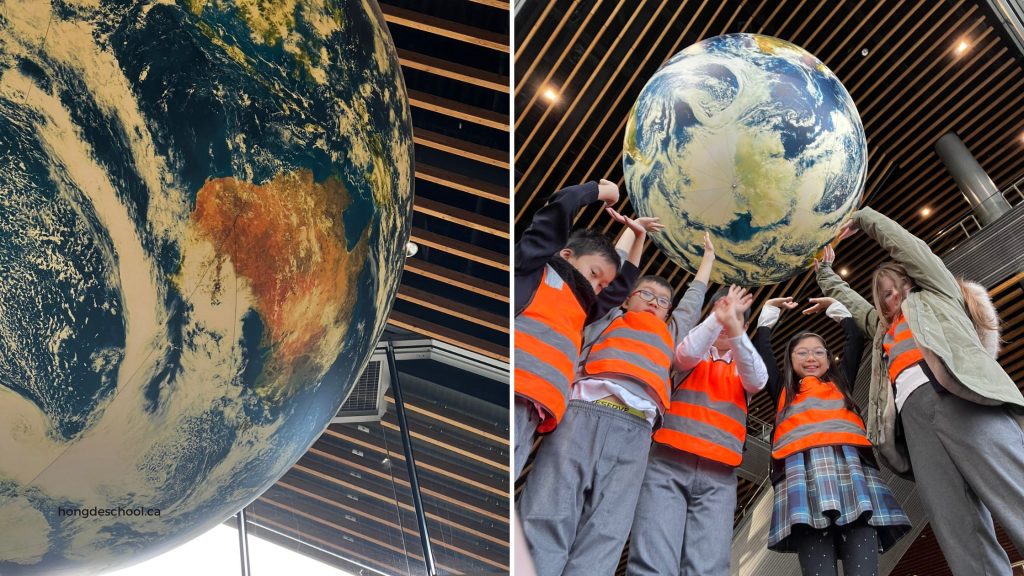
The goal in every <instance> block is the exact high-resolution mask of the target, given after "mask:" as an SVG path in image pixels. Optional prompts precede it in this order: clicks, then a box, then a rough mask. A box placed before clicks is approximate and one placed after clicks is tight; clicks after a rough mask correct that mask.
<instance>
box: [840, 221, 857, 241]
mask: <svg viewBox="0 0 1024 576" xmlns="http://www.w3.org/2000/svg"><path fill="white" fill-rule="evenodd" d="M858 230H860V228H859V227H858V226H857V223H856V222H854V221H853V219H852V218H851V219H850V220H847V221H846V223H845V224H843V227H842V228H840V229H839V236H838V237H837V240H843V239H845V238H849V237H850V236H853V235H854V234H856V233H857V231H858Z"/></svg>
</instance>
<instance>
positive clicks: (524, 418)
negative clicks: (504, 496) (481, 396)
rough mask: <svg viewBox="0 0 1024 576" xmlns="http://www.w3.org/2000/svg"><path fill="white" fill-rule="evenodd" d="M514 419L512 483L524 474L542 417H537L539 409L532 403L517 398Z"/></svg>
mask: <svg viewBox="0 0 1024 576" xmlns="http://www.w3.org/2000/svg"><path fill="white" fill-rule="evenodd" d="M513 417H514V418H515V420H516V422H515V425H516V438H515V445H514V446H513V452H512V460H513V462H512V465H513V466H514V467H515V475H514V476H513V477H512V481H513V482H515V481H516V480H519V475H520V474H522V473H523V467H525V466H526V461H527V460H528V459H529V458H530V450H532V449H533V441H534V440H535V439H536V438H537V426H539V425H540V416H538V415H537V408H536V407H535V406H534V405H533V403H532V402H530V401H529V400H527V399H525V398H520V397H519V396H516V399H515V412H514V413H513Z"/></svg>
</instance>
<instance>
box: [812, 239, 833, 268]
mask: <svg viewBox="0 0 1024 576" xmlns="http://www.w3.org/2000/svg"><path fill="white" fill-rule="evenodd" d="M835 261H836V251H835V250H834V249H833V248H832V245H831V244H826V245H825V250H824V252H823V253H822V255H821V260H818V259H817V258H815V259H814V271H815V272H817V271H818V269H819V268H820V267H821V265H822V264H827V265H829V266H831V265H832V263H833V262H835Z"/></svg>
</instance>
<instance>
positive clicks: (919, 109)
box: [513, 0, 1024, 574]
mask: <svg viewBox="0 0 1024 576" xmlns="http://www.w3.org/2000/svg"><path fill="white" fill-rule="evenodd" d="M733 32H749V33H760V34H767V35H771V36H776V37H779V38H783V39H786V40H789V41H791V42H793V43H795V44H797V45H799V46H802V47H803V48H805V49H806V50H808V51H809V52H811V53H812V54H814V55H816V56H817V57H818V58H819V59H821V60H822V61H823V62H824V63H825V64H826V65H827V66H828V67H829V68H830V69H831V70H832V71H833V72H835V74H836V75H837V76H838V77H839V79H840V80H841V81H842V82H843V84H844V85H845V86H846V88H847V90H849V92H850V94H851V95H852V97H853V99H854V101H855V103H856V105H857V108H858V110H859V112H860V115H861V118H862V120H863V122H864V129H865V131H866V133H867V138H868V150H869V171H868V180H867V186H866V190H865V192H864V195H863V197H862V204H863V205H868V206H871V207H872V208H874V209H876V210H878V211H880V212H882V213H883V214H886V215H888V216H889V217H891V218H893V219H895V220H896V221H898V222H900V223H902V224H903V225H904V226H905V227H906V228H908V229H909V230H910V231H911V232H912V233H914V234H916V235H918V236H919V237H921V238H924V239H925V240H926V241H927V242H929V243H930V245H931V246H932V247H933V249H934V250H935V251H937V252H938V253H940V254H941V253H943V252H944V251H945V250H947V249H949V248H950V247H952V246H953V245H955V244H956V243H957V242H959V241H960V240H962V238H963V237H962V233H961V232H960V231H959V229H958V228H954V231H953V232H951V233H948V234H946V235H944V236H943V237H942V238H937V237H938V235H939V233H940V231H943V230H944V229H947V228H950V227H954V225H955V224H956V223H957V222H959V221H960V220H961V219H963V218H964V217H965V216H967V215H969V214H970V207H969V205H968V203H967V201H966V200H965V199H964V197H963V195H962V194H961V193H960V191H959V189H958V188H957V186H956V183H955V182H954V181H953V179H952V177H951V176H950V175H949V173H948V172H947V171H946V169H945V168H944V166H943V165H942V163H941V161H940V160H939V158H938V156H937V155H936V154H935V152H934V150H933V144H934V142H935V141H936V140H938V139H939V138H940V137H941V136H942V135H943V134H945V133H947V132H950V131H955V132H957V133H958V134H959V135H960V138H961V139H962V140H963V141H964V143H965V144H966V145H967V147H968V148H969V149H970V150H971V151H972V152H973V154H974V155H975V157H976V158H977V159H978V161H979V162H980V163H981V165H982V167H983V168H984V169H985V170H986V171H987V172H988V174H989V176H991V178H992V180H993V181H994V182H995V184H996V186H997V187H998V188H999V189H1004V188H1007V187H1009V186H1010V185H1011V184H1013V183H1015V182H1017V181H1019V180H1020V179H1021V178H1022V176H1024V66H1022V62H1021V55H1020V54H1019V53H1016V52H1014V49H1013V48H1012V45H1011V44H1010V43H1008V42H1007V41H1006V39H1005V38H1004V36H1003V32H1002V30H1001V29H1000V28H999V24H998V22H997V21H996V20H995V18H994V17H993V15H992V14H991V13H990V12H989V8H988V7H987V3H986V2H985V1H984V0H943V1H935V2H911V1H901V0H877V1H867V0H848V1H836V0H834V1H828V2H819V1H810V0H779V1H773V2H767V1H739V0H730V1H723V2H709V1H707V0H680V1H679V2H670V1H667V0H635V1H630V2H615V1H612V0H594V1H592V2H584V1H573V0H556V1H552V2H534V3H527V4H525V5H524V7H523V8H522V9H521V10H520V12H519V13H518V14H517V20H516V45H515V53H514V58H515V90H514V94H513V96H514V104H515V140H516V147H515V158H514V168H515V175H516V178H515V204H514V209H515V223H516V226H515V231H516V238H518V235H519V234H521V233H522V231H523V230H524V229H525V228H526V227H527V226H528V225H529V223H530V218H531V217H532V215H533V213H534V212H535V211H536V210H537V209H538V208H539V207H540V206H542V205H543V203H544V201H545V199H546V197H547V196H548V195H550V194H551V193H552V192H554V191H556V190H558V189H560V188H563V187H565V186H567V185H571V184H576V183H580V182H585V181H587V180H592V179H597V178H602V177H604V178H608V179H610V180H613V181H616V182H618V183H619V185H620V187H621V186H622V185H623V179H622V158H621V155H622V141H623V137H624V130H625V124H626V117H627V114H628V112H629V110H630V108H631V107H632V105H633V103H634V102H635V101H636V98H637V96H638V94H639V93H640V90H641V88H642V87H643V85H644V84H645V83H646V82H647V80H648V79H649V78H650V77H651V76H652V74H653V73H654V72H655V71H656V70H657V69H658V68H659V67H660V66H661V64H662V63H663V62H664V61H665V60H667V59H668V58H669V57H670V56H672V55H673V54H675V53H676V52H678V51H680V50H682V49H683V48H685V47H687V46H689V45H691V44H693V43H695V42H698V41H700V40H702V39H705V38H709V37H712V36H716V35H720V34H726V33H733ZM960 42H965V43H966V44H967V45H968V48H967V49H966V50H965V51H964V52H963V53H962V54H960V53H958V51H957V47H958V45H959V44H960ZM865 49H866V50H867V55H866V56H865V55H863V53H862V51H863V50H865ZM547 89H551V90H552V91H554V92H555V93H557V94H558V95H559V100H558V102H557V103H551V102H549V101H548V100H545V99H544V98H542V97H541V94H542V93H543V92H544V91H545V90H547ZM926 207H927V208H929V209H930V214H929V215H928V216H924V215H922V209H923V208H926ZM616 208H617V209H619V210H620V211H622V212H623V213H624V214H627V215H633V214H634V212H633V209H632V207H631V206H630V204H629V200H628V198H627V197H625V195H624V198H623V199H622V201H621V202H620V203H619V205H618V206H616ZM576 226H577V227H591V228H597V229H600V230H604V231H605V232H606V233H608V234H609V235H611V236H615V235H617V234H619V231H620V229H619V227H618V226H617V225H614V226H613V222H612V221H611V219H610V218H609V217H608V216H607V215H606V214H605V213H604V212H603V210H601V209H600V207H597V206H593V207H589V208H587V209H585V210H584V211H582V212H581V213H580V215H579V217H578V218H577V221H576ZM837 253H838V256H837V261H836V263H835V268H836V269H837V270H841V269H845V270H846V272H847V275H846V278H847V280H848V281H849V282H850V283H851V285H852V286H853V287H854V288H855V289H856V290H858V291H859V292H860V293H861V294H865V295H868V294H870V277H871V273H872V270H873V267H874V265H875V264H876V263H878V262H882V261H884V260H885V255H884V254H883V253H882V251H881V250H880V249H879V248H878V247H877V245H875V243H874V242H872V241H870V240H869V239H867V238H866V237H865V236H864V235H863V234H859V235H857V236H855V237H853V238H851V239H849V240H847V241H845V242H843V243H842V244H841V245H840V246H839V247H838V248H837ZM641 269H642V272H643V273H649V274H658V275H660V276H663V277H665V278H666V279H668V280H669V281H670V282H672V283H673V285H674V286H675V288H676V292H677V294H678V295H681V294H682V292H683V289H684V287H685V286H686V284H687V282H689V280H690V279H691V277H692V274H690V273H689V272H688V271H686V270H684V269H682V268H681V267H679V266H677V265H676V264H675V263H673V262H671V261H669V260H668V259H667V258H666V257H665V256H664V255H663V254H662V253H661V252H660V251H659V250H658V249H657V247H656V246H654V245H653V244H650V243H648V245H647V247H646V248H645V251H644V260H643V264H642V266H641ZM1021 280H1022V279H1021V278H1015V279H1007V281H1006V282H1004V283H1003V284H1002V285H1001V286H998V287H996V288H995V289H994V290H993V291H992V294H993V299H994V300H995V301H996V303H997V305H998V307H999V310H1000V313H1001V315H1002V318H1003V321H1004V322H1005V323H1006V327H1005V339H1006V340H1007V341H1008V343H1007V344H1006V346H1005V349H1004V351H1003V353H1002V355H1001V356H1000V362H1001V363H1002V364H1003V366H1004V367H1005V368H1006V369H1007V371H1008V372H1009V373H1010V375H1011V376H1012V377H1013V378H1014V380H1015V381H1016V382H1018V384H1024V345H1022V344H1021V342H1020V341H1021V340H1024V338H1022V336H1024V305H1022V304H1021V302H1022V295H1024V294H1022V288H1021ZM711 288H712V289H714V288H716V287H715V286H712V287H711ZM818 295H820V294H819V292H818V288H817V285H816V283H815V282H814V278H813V274H812V273H811V272H810V271H808V272H805V273H801V274H797V275H796V276H794V277H793V278H791V279H790V280H787V281H785V282H782V283H780V284H778V285H774V286H766V287H762V288H758V289H756V290H755V296H756V299H755V302H754V312H755V314H756V313H757V312H758V311H759V310H760V307H761V305H762V303H763V302H764V301H765V300H766V299H768V298H773V297H777V296H793V297H795V298H798V299H800V300H801V301H802V302H803V303H806V301H807V299H808V298H810V297H813V296H818ZM755 317H756V316H755ZM798 329H799V330H810V331H814V332H817V333H819V334H822V335H824V336H825V337H826V338H827V339H828V341H829V343H830V344H832V347H833V348H835V349H840V350H841V346H842V337H841V333H840V330H839V329H838V326H837V325H836V324H834V323H833V322H832V321H830V320H828V319H827V318H825V317H823V316H815V317H810V318H808V317H804V316H801V315H799V314H795V313H794V314H788V315H784V316H783V320H782V321H781V323H780V324H779V326H778V327H777V328H776V331H775V337H774V341H775V343H776V348H777V350H776V353H779V352H780V350H778V348H781V346H782V345H783V344H784V343H785V342H786V341H787V340H788V339H789V337H790V336H792V335H793V334H794V333H796V331H797V330H798ZM750 412H751V414H752V415H754V416H757V417H759V418H761V419H763V420H767V421H771V420H772V414H771V412H772V411H771V405H770V400H769V398H768V396H767V394H760V395H758V396H756V397H755V398H754V399H753V401H752V403H751V407H750ZM754 492H755V491H754V490H752V489H751V487H750V486H748V485H747V483H741V485H740V487H739V495H738V504H739V506H740V507H742V506H744V505H745V503H746V501H748V500H749V499H750V498H751V497H752V496H753V493H754ZM926 541H927V539H925V541H923V542H926ZM919 545H923V544H920V543H915V547H916V546H919ZM933 553H937V549H936V550H933ZM620 572H621V570H620ZM911 572H912V570H911V571H910V572H908V573H911ZM917 573H919V574H922V573H929V572H928V571H927V570H923V571H922V570H918V571H917Z"/></svg>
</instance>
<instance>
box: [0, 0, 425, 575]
mask: <svg viewBox="0 0 1024 576" xmlns="http://www.w3.org/2000/svg"><path fill="white" fill-rule="evenodd" d="M412 146H413V144H412V128H411V123H410V116H409V108H408V99H407V95H406V91H405V86H404V84H403V81H402V77H401V71H400V68H399V65H398V59H397V56H396V52H395V49H394V46H393V45H392V43H391V38H390V36H389V33H388V31H387V28H386V25H385V23H384V19H383V17H382V15H381V12H380V9H379V8H378V7H377V5H376V4H375V3H374V2H373V1H372V0H362V1H360V0H338V1H335V2H326V1H317V0H279V1H277V0H276V1H274V2H267V1H265V0H135V1H131V0H63V1H61V2H56V1H53V2H51V1H50V0H8V1H7V2H6V3H5V5H4V9H3V10H2V11H0V574H3V575H4V576H22V575H26V574H95V573H99V572H102V571H106V570H110V569H114V568H119V567H122V566H124V565H126V564H129V563H135V562H140V561H142V560H145V559H146V558H149V557H152V556H155V555H157V554H159V553H161V552H164V551H166V550H168V549H170V548H172V547H174V546H176V545H178V544H181V543H183V542H185V541H186V540H188V539H190V538H192V537H194V536H196V535H198V534H200V533H202V532H204V531H206V530H208V529H210V528H211V527H213V526H215V525H216V524H218V523H220V522H223V521H224V520H225V519H226V518H228V517H229V516H231V515H232V514H234V513H235V512H236V511H237V510H239V509H241V508H242V507H243V506H244V505H246V504H248V503H249V502H251V501H252V500H254V499H255V498H256V497H257V496H258V495H259V494H260V493H262V492H263V491H264V490H266V489H267V488H269V487H270V486H271V485H272V484H273V483H274V482H275V481H276V480H277V479H278V478H279V477H280V476H281V475H283V474H284V473H285V472H286V471H287V470H288V469H289V468H290V467H291V466H292V464H294V463H295V462H296V461H297V460H298V459H299V458H300V457H301V456H302V455H303V453H304V452H305V451H306V449H307V448H308V447H309V445H310V444H312V443H313V441H315V440H316V438H317V437H318V436H319V435H320V434H321V433H322V432H323V430H324V429H325V428H326V427H327V424H328V423H329V422H330V419H331V417H332V416H333V415H334V414H335V413H336V412H337V409H338V406H339V405H340V404H341V402H342V401H343V399H344V398H345V397H346V396H347V394H348V392H349V391H350V390H351V387H352V384H353V382H354V381H355V379H356V378H357V377H358V376H359V374H360V373H361V372H362V370H363V368H364V367H365V365H366V363H367V361H368V360H369V356H370V354H371V352H372V349H373V346H374V344H375V343H376V341H377V339H378V338H379V337H380V334H381V333H382V331H383V329H384V326H385V322H386V319H387V316H388V314H389V312H390V308H391V305H392V303H393V300H394V295H395V292H396V290H397V288H398V281H399V276H400V273H401V269H402V264H403V261H404V247H405V244H406V242H407V240H408V235H409V213H410V210H411V206H412V180H413V164H412V157H413V156H412ZM83 515H89V517H84V516H83Z"/></svg>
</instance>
